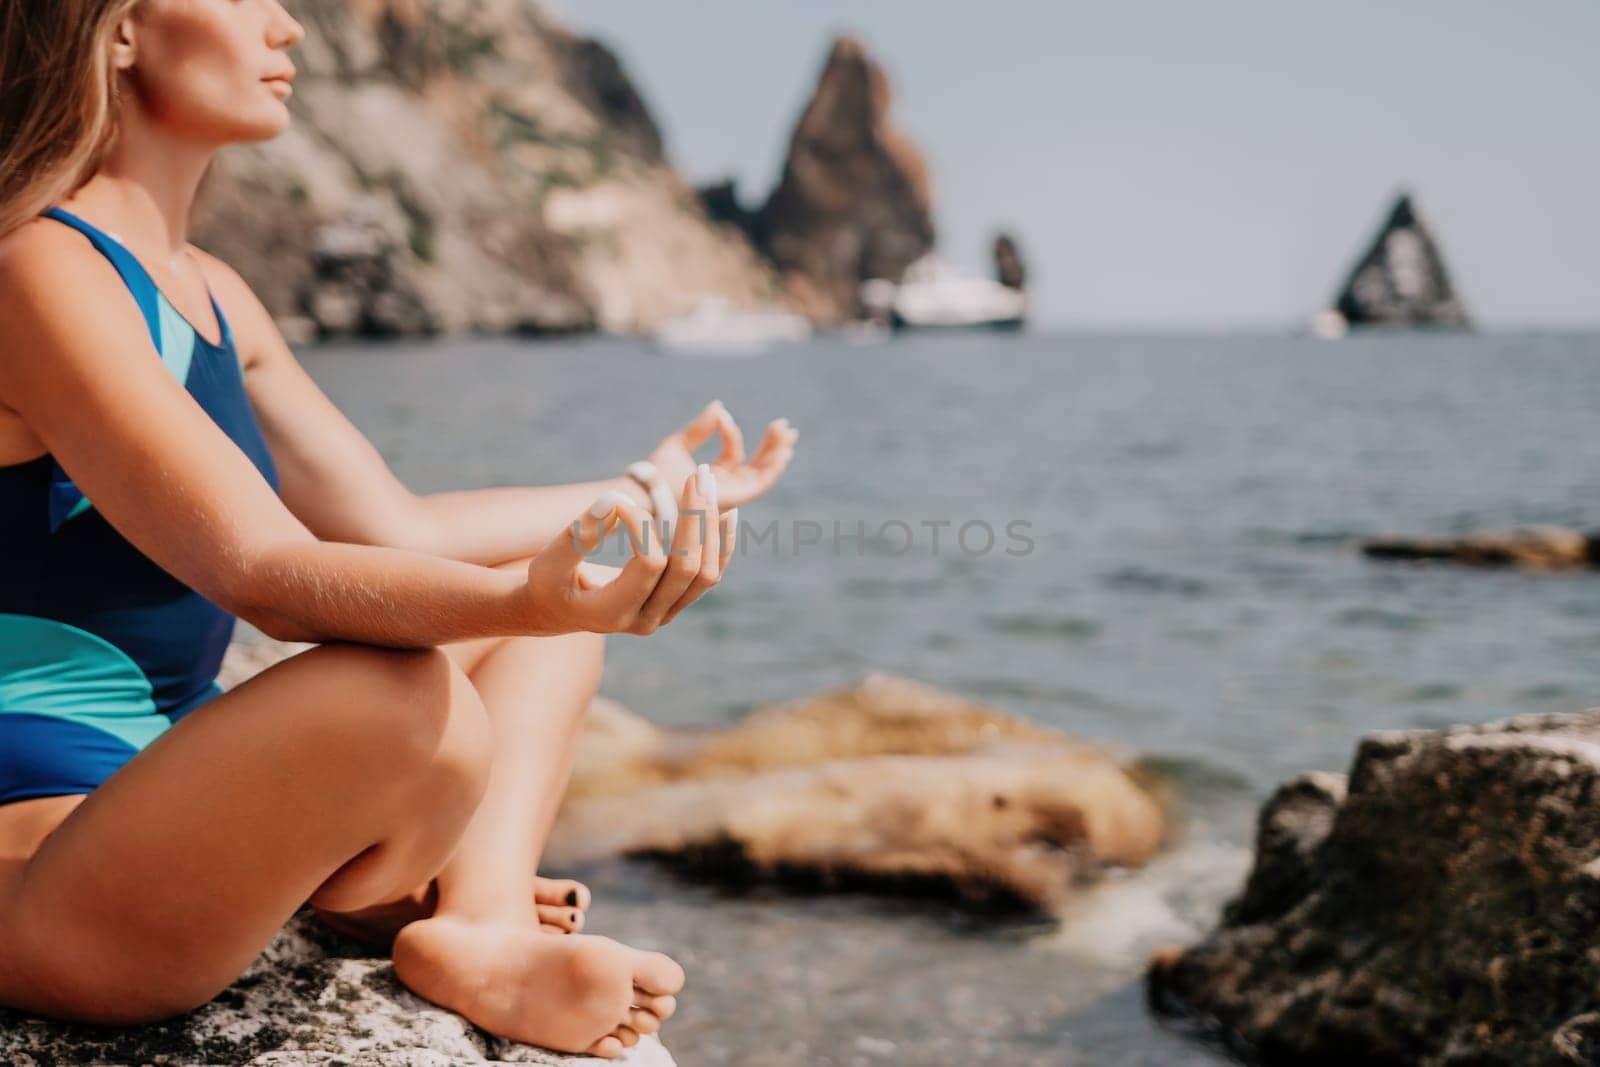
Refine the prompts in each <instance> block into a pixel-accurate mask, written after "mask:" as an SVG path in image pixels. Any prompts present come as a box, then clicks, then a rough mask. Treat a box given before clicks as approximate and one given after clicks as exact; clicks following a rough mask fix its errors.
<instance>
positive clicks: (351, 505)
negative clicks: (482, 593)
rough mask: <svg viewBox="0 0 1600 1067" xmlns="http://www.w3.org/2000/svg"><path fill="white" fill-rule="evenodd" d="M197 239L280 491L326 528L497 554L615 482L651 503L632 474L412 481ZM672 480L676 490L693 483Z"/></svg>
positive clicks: (561, 522)
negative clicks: (570, 479)
mask: <svg viewBox="0 0 1600 1067" xmlns="http://www.w3.org/2000/svg"><path fill="white" fill-rule="evenodd" d="M196 251H197V253H198V255H199V258H200V259H201V260H202V262H203V263H204V264H205V265H206V274H207V277H208V278H209V279H210V280H211V283H212V286H213V288H214V289H215V290H216V292H217V296H218V300H219V302H220V303H222V305H223V306H224V307H225V308H226V309H227V313H228V317H229V321H230V324H231V325H232V327H233V335H234V343H235V345H236V346H237V347H238V349H239V354H240V359H241V361H242V363H243V364H244V367H245V383H246V386H247V388H248V390H249V393H250V403H251V406H252V407H253V408H254V409H255V413H256V419H257V421H258V422H259V423H260V424H261V432H262V435H263V436H264V437H265V438H266V441H267V446H268V448H269V449H270V450H271V452H272V457H273V462H274V464H275V465H276V466H277V468H278V482H279V495H280V496H281V497H282V499H283V502H284V503H285V504H286V505H287V506H288V508H289V510H290V511H291V512H293V513H294V514H295V515H296V516H297V517H299V519H300V520H301V521H302V522H304V523H305V524H306V527H307V528H308V529H310V530H311V532H312V533H314V534H316V535H317V536H318V537H320V538H322V539H324V540H328V541H342V542H345V543H348V544H357V545H383V546H386V547H389V548H404V549H409V550H411V551H413V552H420V553H423V554H425V555H430V556H440V557H443V558H446V559H454V560H460V561H462V562H466V563H478V564H483V565H484V566H493V565H495V564H498V563H504V562H506V561H507V560H512V559H520V558H522V557H525V556H531V555H534V554H536V553H537V552H538V551H539V550H540V549H542V548H544V547H545V545H547V544H549V543H550V541H551V540H552V539H554V538H555V537H556V536H557V535H558V534H559V533H560V532H561V531H562V530H563V529H564V528H565V527H566V525H567V524H568V523H569V522H571V521H572V517H573V516H574V515H576V514H578V513H579V512H580V511H582V510H583V509H584V508H585V507H587V506H588V505H589V503H590V502H591V501H593V500H594V499H595V498H597V497H598V496H600V494H601V493H604V492H606V491H608V490H609V491H615V492H619V493H623V494H625V495H627V496H628V497H630V498H632V499H633V500H634V501H635V502H637V503H638V504H639V505H640V506H641V507H643V508H646V509H648V508H649V496H648V494H646V493H645V492H644V490H643V489H642V488H640V486H639V485H638V483H637V482H635V481H634V480H633V479H631V478H627V477H616V478H607V479H603V480H600V481H592V482H579V483H576V484H571V485H550V486H530V487H520V486H505V487H496V488H490V489H471V490H463V491H457V492H444V493H434V494H429V495H424V496H418V495H416V494H414V493H412V492H411V490H410V489H408V488H407V487H406V486H405V485H404V484H403V483H401V481H400V480H399V479H398V478H397V477H396V476H395V474H394V472H393V471H391V470H390V469H389V466H388V464H387V463H386V462H385V461H384V459H383V456H382V455H380V454H379V452H378V450H377V449H376V448H375V447H374V446H373V445H372V443H371V442H370V441H369V440H368V439H367V438H366V436H365V435H363V434H362V433H361V431H360V430H359V429H357V428H356V426H355V425H354V424H353V423H351V421H350V420H349V419H348V418H347V417H345V415H344V413H343V412H342V411H340V410H339V409H338V407H337V406H335V405H334V403H333V401H332V400H330V399H329V398H328V396H327V395H326V394H325V393H324V392H323V391H322V389H321V387H319V386H318V385H317V383H316V382H315V381H314V380H312V378H311V376H310V375H309V374H307V373H306V371H305V369H304V368H303V367H302V366H301V365H300V361H299V360H298V359H296V358H295V355H294V353H293V352H292V351H291V350H290V349H289V346H288V344H286V343H285V342H284V340H283V335H282V334H281V333H280V332H279V331H278V328H277V326H276V324H274V323H273V321H272V316H271V315H270V314H269V313H268V312H267V310H266V308H265V307H263V306H262V304H261V301H260V300H259V299H258V298H257V297H256V295H255V293H254V292H252V291H251V289H250V287H249V285H247V284H246V283H245V281H244V279H243V278H241V277H240V276H239V274H238V273H237V272H236V271H235V270H234V269H233V268H232V267H230V266H228V265H227V264H226V263H224V262H223V261H222V260H220V259H217V258H216V257H215V256H212V255H208V254H206V253H204V252H199V250H198V249H197V250H196ZM680 481H681V479H680ZM671 488H672V489H673V491H674V494H676V492H677V491H678V490H679V489H681V488H682V486H681V484H680V485H674V486H672V487H671Z"/></svg>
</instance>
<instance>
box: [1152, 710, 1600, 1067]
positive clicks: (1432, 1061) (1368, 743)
mask: <svg viewBox="0 0 1600 1067" xmlns="http://www.w3.org/2000/svg"><path fill="white" fill-rule="evenodd" d="M1597 923H1600V709H1594V710H1591V711H1588V712H1585V713H1583V714H1581V715H1571V716H1527V717H1523V718H1518V719H1511V720H1507V721H1504V722H1499V723H1491V724H1489V725H1486V726H1477V727H1455V728H1452V729H1449V730H1444V731H1416V732H1394V733H1382V734H1376V735H1373V736H1371V737H1369V738H1367V739H1366V740H1365V741H1363V743H1362V744H1361V746H1360V749H1359V750H1358V752H1357V754H1356V759H1355V763H1354V765H1353V767H1352V769H1351V772H1350V776H1349V779H1348V785H1347V786H1346V784H1345V780H1344V779H1343V777H1342V776H1339V775H1328V774H1319V775H1311V776H1306V777H1303V778H1300V779H1296V780H1294V781H1291V782H1289V783H1288V784H1286V785H1285V786H1283V787H1282V788H1281V789H1280V790H1279V791H1278V793H1277V794H1276V795H1275V796H1274V797H1273V798H1272V800H1271V801H1270V802H1269V803H1268V804H1267V806H1266V807H1265V809H1264V810H1263V812H1262V815H1261V823H1260V829H1259V834H1258V850H1257V856H1256V865H1255V869H1254V870H1253V871H1252V873H1251V875H1250V877H1249V880H1248V882H1247V884H1246V886H1245V888H1244V891H1243V893H1242V894H1241V895H1240V897H1239V898H1238V899H1237V900H1235V901H1234V902H1233V903H1232V904H1231V905H1230V906H1229V907H1228V909H1227V911H1226V913H1225V915H1224V917H1223V920H1222V923H1221V925H1220V927H1219V928H1218V929H1217V930H1216V931H1215V932H1214V933H1212V934H1211V936H1210V937H1209V938H1207V939H1206V940H1205V941H1204V942H1202V943H1201V944H1199V945H1197V946H1195V947H1193V948H1190V949H1187V950H1185V951H1181V952H1170V953H1164V954H1162V955H1161V956H1158V957H1157V959H1155V960H1153V961H1152V964H1151V968H1150V972H1149V976H1148V983H1149V993H1150V997H1151V1001H1152V1004H1153V1006H1154V1007H1156V1008H1157V1009H1158V1010H1160V1011H1163V1012H1167V1013H1173V1014H1178V1015H1182V1016H1185V1017H1187V1018H1188V1019H1190V1020H1191V1021H1193V1022H1194V1023H1196V1024H1197V1025H1198V1026H1199V1027H1200V1028H1201V1029H1202V1030H1204V1031H1207V1032H1209V1033H1210V1034H1211V1035H1212V1036H1214V1037H1217V1038H1219V1039H1221V1040H1222V1041H1224V1042H1225V1043H1226V1044H1228V1045H1230V1046H1231V1047H1232V1048H1233V1049H1234V1051H1236V1052H1238V1053H1239V1054H1241V1055H1243V1056H1244V1057H1245V1058H1246V1059H1248V1060H1251V1061H1254V1062H1261V1063H1269V1064H1300V1065H1307V1064H1330V1065H1331V1064H1340V1065H1343V1064H1351V1063H1361V1064H1369V1065H1381V1064H1395V1065H1399V1064H1408V1065H1409V1064H1422V1065H1441V1067H1442V1065H1446V1064H1463V1065H1464V1064H1469V1063H1470V1064H1505V1065H1538V1064H1583V1063H1591V1064H1592V1063H1596V1062H1600V945H1597V943H1596V939H1595V930H1596V927H1597Z"/></svg>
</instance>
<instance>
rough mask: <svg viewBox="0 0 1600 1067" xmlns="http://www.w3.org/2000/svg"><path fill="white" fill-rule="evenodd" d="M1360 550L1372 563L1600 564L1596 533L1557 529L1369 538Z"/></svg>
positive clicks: (1599, 540)
mask: <svg viewBox="0 0 1600 1067" xmlns="http://www.w3.org/2000/svg"><path fill="white" fill-rule="evenodd" d="M1361 551H1362V552H1363V553H1365V554H1366V555H1368V556H1371V557H1372V558H1374V559H1402V560H1447V561H1449V562H1452V563H1465V564H1469V565H1472V566H1479V567H1527V568H1529V569H1531V570H1572V569H1576V568H1581V567H1594V566H1600V531H1591V532H1589V533H1584V532H1582V531H1580V530H1569V529H1566V528H1564V527H1560V526H1539V527H1530V528H1527V529H1520V530H1491V531H1487V532H1485V533H1479V534H1471V535H1469V536H1466V537H1405V536H1392V537H1373V538H1369V539H1367V540H1365V541H1363V542H1362V543H1361Z"/></svg>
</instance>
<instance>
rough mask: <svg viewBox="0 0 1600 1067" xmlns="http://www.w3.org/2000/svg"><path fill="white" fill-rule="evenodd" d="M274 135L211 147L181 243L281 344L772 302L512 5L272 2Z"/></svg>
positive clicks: (543, 27) (630, 93)
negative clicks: (241, 280)
mask: <svg viewBox="0 0 1600 1067" xmlns="http://www.w3.org/2000/svg"><path fill="white" fill-rule="evenodd" d="M286 6H288V8H289V9H290V11H291V12H292V13H293V14H294V15H295V17H296V18H298V19H299V20H300V21H301V22H302V23H303V24H304V25H305V27H306V31H307V32H306V37H305V39H304V40H303V41H302V42H301V43H300V45H299V46H298V47H297V48H296V49H295V51H294V60H295V63H296V66H297V67H298V69H299V74H298V77H297V78H296V80H295V91H294V95H293V96H292V97H291V99H290V104H289V106H290V110H291V112H292V113H293V116H294V120H293V122H292V124H291V126H290V128H289V129H288V130H287V131H286V132H285V133H284V134H282V135H281V136H279V137H278V138H276V139H274V140H273V141H270V142H266V143H263V144H259V145H235V146H230V147H229V148H227V149H225V150H224V151H223V152H221V153H220V154H219V155H218V158H217V161H216V163H215V164H214V166H213V170H212V173H211V174H210V175H209V176H208V178H207V180H206V182H205V184H204V187H203V189H202V195H201V202H200V204H199V205H198V207H197V210H196V217H195V228H194V236H195V240H196V243H198V244H200V245H201V246H202V247H205V248H206V249H208V250H210V251H212V252H215V253H216V254H218V255H220V256H221V257H222V258H223V259H225V260H227V261H228V262H229V263H231V264H233V265H234V266H235V267H236V268H237V269H238V270H239V271H240V273H241V274H243V275H244V276H245V278H246V279H247V280H248V281H249V282H250V283H251V285H252V286H253V287H254V288H255V289H256V292H257V293H258V294H259V295H260V296H261V298H262V299H263V301H264V302H265V303H266V304H267V306H268V308H269V309H270V310H271V311H272V312H273V313H274V315H275V316H276V317H277V318H278V319H279V321H280V323H281V324H283V325H284V327H285V333H286V334H287V335H289V336H290V337H291V338H295V337H300V338H304V337H313V336H329V335H341V334H352V333H361V334H386V333H427V332H456V331H467V330H481V331H506V330H529V331H564V330H573V329H584V328H588V327H591V326H598V327H600V328H602V329H606V330H614V331H630V330H640V329H649V328H651V327H652V326H654V325H655V324H656V323H658V322H659V321H661V320H662V319H663V318H666V317H669V316H671V315H674V314H678V313H681V312H683V311H685V310H687V309H688V308H689V307H690V306H692V305H693V303H694V302H695V300H696V299H697V298H698V297H699V296H700V295H702V294H707V293H715V294H720V295H723V296H726V297H728V298H730V299H731V300H732V301H733V302H735V303H736V304H749V303H754V302H757V301H764V300H768V299H772V298H774V297H775V296H777V295H778V288H777V283H776V279H775V275H774V273H773V271H772V270H771V268H770V266H769V265H767V264H766V263H765V262H763V261H762V259H761V258H760V257H759V256H758V255H757V254H756V253H755V252H754V250H753V249H752V248H751V247H750V244H749V242H748V241H747V240H746V239H745V238H744V236H743V235H742V234H740V233H739V232H737V231H736V230H735V229H734V228H732V227H728V226H719V225H716V224H714V223H712V222H711V221H710V220H709V219H708V218H707V217H706V215H705V212H704V210H703V209H702V208H701V206H700V203H699V201H698V200H697V198H696V197H695V196H694V194H693V192H692V191H691V190H690V189H689V188H688V187H687V186H685V185H684V183H683V182H682V181H681V180H680V179H679V177H678V176H677V174H676V173H675V172H674V171H673V169H672V168H671V167H670V166H669V165H668V164H667V162H666V161H665V159H664V158H663V155H662V144H661V135H660V132H659V131H658V129H657V127H656V124H655V122H654V121H653V120H652V118H651V116H650V113H649V110H648V108H647V107H646V106H645V104H644V102H643V100H642V99H641V98H640V96H639V94H638V92H637V91H636V90H635V89H634V87H633V85H632V84H631V83H630V82H629V80H628V77H627V75H626V73H625V72H624V71H623V70H622V68H621V66H620V64H619V63H618V62H617V59H616V57H615V56H614V55H612V53H611V52H610V51H608V50H607V49H606V48H605V47H604V46H603V45H601V44H599V43H598V42H596V41H592V40H586V39H583V38H581V37H578V36H575V35H573V34H572V33H570V32H568V31H567V30H566V29H564V28H563V27H561V26H560V25H559V24H557V23H556V22H555V21H553V20H552V19H551V18H550V17H548V16H547V15H546V14H545V13H544V12H543V11H541V9H540V8H539V7H538V6H536V5H535V4H533V3H531V2H528V0H427V2H424V0H346V2H339V0H287V4H286Z"/></svg>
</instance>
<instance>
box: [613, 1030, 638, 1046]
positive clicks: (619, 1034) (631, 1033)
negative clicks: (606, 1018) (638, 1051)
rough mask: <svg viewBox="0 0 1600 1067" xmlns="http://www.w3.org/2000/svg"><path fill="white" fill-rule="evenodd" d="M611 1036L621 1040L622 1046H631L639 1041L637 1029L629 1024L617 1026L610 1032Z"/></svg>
mask: <svg viewBox="0 0 1600 1067" xmlns="http://www.w3.org/2000/svg"><path fill="white" fill-rule="evenodd" d="M611 1036H613V1037H615V1038H616V1039H617V1040H618V1041H621V1042H622V1047H623V1048H632V1047H633V1046H635V1045H637V1044H638V1043H639V1031H637V1030H635V1029H634V1028H633V1027H631V1026H619V1027H617V1028H616V1029H615V1030H613V1031H612V1032H611Z"/></svg>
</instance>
